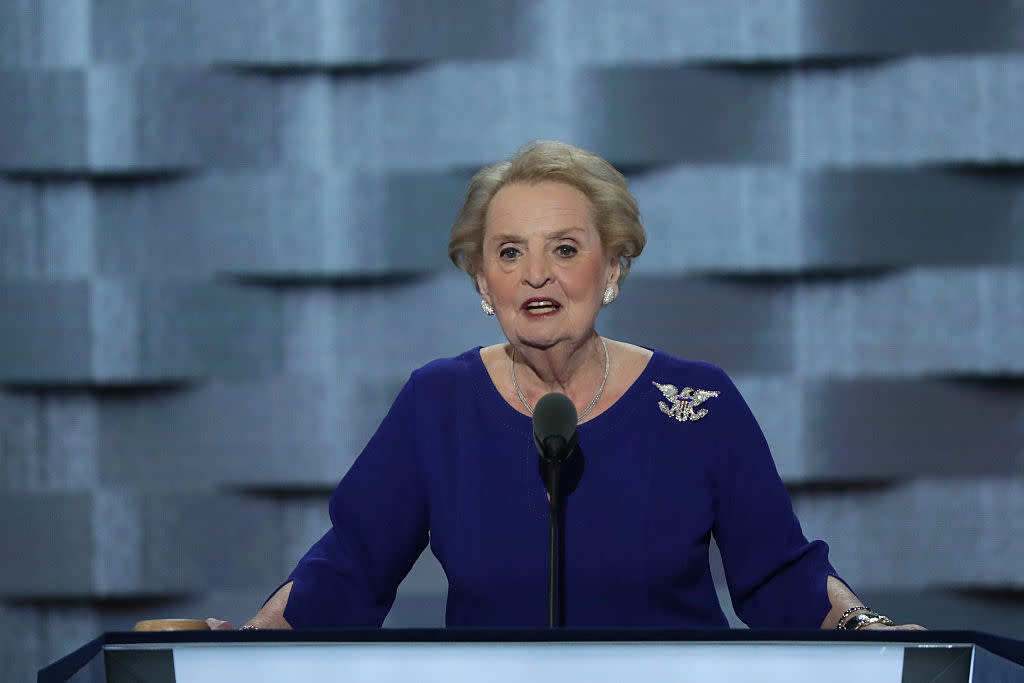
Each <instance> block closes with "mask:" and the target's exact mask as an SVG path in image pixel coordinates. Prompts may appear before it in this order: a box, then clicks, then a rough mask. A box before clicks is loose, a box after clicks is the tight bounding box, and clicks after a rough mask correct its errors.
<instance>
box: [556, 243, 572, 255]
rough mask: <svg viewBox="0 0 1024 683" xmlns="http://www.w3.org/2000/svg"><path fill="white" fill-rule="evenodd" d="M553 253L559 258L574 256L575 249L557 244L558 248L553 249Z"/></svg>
mask: <svg viewBox="0 0 1024 683" xmlns="http://www.w3.org/2000/svg"><path fill="white" fill-rule="evenodd" d="M555 251H557V252H558V255H559V256H564V257H569V256H575V254H576V247H574V246H572V245H571V244H559V245H558V247H556V248H555Z"/></svg>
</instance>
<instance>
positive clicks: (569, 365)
mask: <svg viewBox="0 0 1024 683" xmlns="http://www.w3.org/2000/svg"><path fill="white" fill-rule="evenodd" d="M508 346H509V351H508V352H509V353H510V354H513V356H512V360H513V362H514V363H515V375H516V380H517V382H518V384H519V388H520V390H521V391H522V392H523V394H524V395H525V396H526V397H527V399H528V400H529V401H530V403H531V405H532V404H534V403H536V401H537V399H539V398H540V397H541V396H543V395H544V394H547V393H549V392H552V391H558V392H561V393H563V394H565V395H566V396H568V397H569V398H571V399H573V401H574V402H575V403H576V404H577V405H580V404H581V403H582V405H586V404H587V403H589V402H590V400H591V398H592V397H593V395H594V392H595V391H596V390H597V387H598V386H600V384H601V382H602V380H603V378H604V372H605V350H604V347H603V345H602V344H601V337H600V336H598V334H597V332H594V333H593V334H591V335H590V336H588V337H587V338H586V339H585V340H584V341H582V342H581V343H579V344H576V345H569V344H556V345H555V346H553V347H551V348H547V349H538V348H535V347H530V346H526V345H513V344H511V343H509V345H508Z"/></svg>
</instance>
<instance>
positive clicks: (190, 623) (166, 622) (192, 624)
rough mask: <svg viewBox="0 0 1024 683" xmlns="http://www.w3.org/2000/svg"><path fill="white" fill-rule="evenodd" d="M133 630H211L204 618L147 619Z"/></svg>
mask: <svg viewBox="0 0 1024 683" xmlns="http://www.w3.org/2000/svg"><path fill="white" fill-rule="evenodd" d="M132 630H133V631H209V630H210V625H209V624H207V623H206V622H205V621H203V620H202V619H146V620H145V621H140V622H139V623H137V624H135V628H133V629H132Z"/></svg>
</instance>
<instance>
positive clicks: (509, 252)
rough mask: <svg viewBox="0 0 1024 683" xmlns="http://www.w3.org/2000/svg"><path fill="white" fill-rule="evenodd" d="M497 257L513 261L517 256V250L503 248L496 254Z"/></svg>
mask: <svg viewBox="0 0 1024 683" xmlns="http://www.w3.org/2000/svg"><path fill="white" fill-rule="evenodd" d="M498 256H500V257H501V258H503V259H514V258H515V257H517V256H519V250H518V249H516V248H515V247H505V248H504V249H502V250H501V251H499V252H498Z"/></svg>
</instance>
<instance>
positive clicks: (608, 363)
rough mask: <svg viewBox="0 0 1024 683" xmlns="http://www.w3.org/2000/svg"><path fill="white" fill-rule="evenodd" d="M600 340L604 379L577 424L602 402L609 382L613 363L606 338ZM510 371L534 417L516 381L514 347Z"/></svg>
mask: <svg viewBox="0 0 1024 683" xmlns="http://www.w3.org/2000/svg"><path fill="white" fill-rule="evenodd" d="M598 339H600V340H601V347H602V348H604V377H602V378H601V386H599V387H598V388H597V393H596V394H594V398H593V399H592V400H591V401H590V405H588V406H587V407H586V408H585V409H584V410H583V412H582V413H580V415H579V417H578V418H577V419H576V422H583V420H584V419H585V418H586V417H587V415H589V414H590V411H591V410H593V409H594V406H596V405H597V402H598V401H600V400H601V394H602V393H604V385H605V383H606V382H607V381H608V373H609V371H610V370H611V368H612V361H611V358H609V356H608V345H607V344H605V343H604V337H600V336H599V337H598ZM508 369H509V372H510V373H511V374H512V386H514V387H515V388H516V393H517V394H519V400H520V401H522V402H523V405H524V406H526V409H527V410H528V411H530V415H533V408H531V407H530V404H529V403H527V402H526V397H525V396H523V390H522V389H520V388H519V382H517V381H516V347H514V346H513V347H512V353H511V355H510V356H509V358H508Z"/></svg>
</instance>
